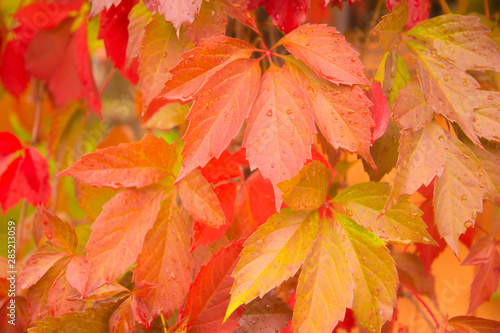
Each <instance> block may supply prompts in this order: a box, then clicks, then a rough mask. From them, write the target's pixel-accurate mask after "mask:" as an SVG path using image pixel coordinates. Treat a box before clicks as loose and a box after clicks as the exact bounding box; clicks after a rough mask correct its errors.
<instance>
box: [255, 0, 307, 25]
mask: <svg viewBox="0 0 500 333" xmlns="http://www.w3.org/2000/svg"><path fill="white" fill-rule="evenodd" d="M250 3H252V2H250ZM253 3H255V4H256V5H257V6H265V7H266V12H267V14H268V15H269V16H270V17H271V21H272V22H273V25H274V26H275V27H279V28H280V29H281V30H282V31H283V32H284V33H289V32H290V31H292V30H293V29H295V28H297V27H298V26H299V25H300V24H301V23H302V22H303V21H304V20H305V19H306V13H307V10H308V9H309V8H310V7H311V0H285V1H282V2H276V1H272V0H257V1H253ZM252 7H253V6H251V7H250V8H252ZM252 9H253V8H252Z"/></svg>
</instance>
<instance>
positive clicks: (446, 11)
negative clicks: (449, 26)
mask: <svg viewBox="0 0 500 333" xmlns="http://www.w3.org/2000/svg"><path fill="white" fill-rule="evenodd" d="M438 1H439V5H440V6H441V9H442V10H443V14H451V10H450V7H448V4H447V3H446V0H438ZM485 1H487V0H485Z"/></svg>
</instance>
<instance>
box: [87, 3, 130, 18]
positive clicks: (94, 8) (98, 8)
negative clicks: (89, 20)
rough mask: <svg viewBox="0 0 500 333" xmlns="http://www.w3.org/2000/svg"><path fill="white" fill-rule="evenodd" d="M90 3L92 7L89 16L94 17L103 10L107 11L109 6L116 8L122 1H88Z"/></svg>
mask: <svg viewBox="0 0 500 333" xmlns="http://www.w3.org/2000/svg"><path fill="white" fill-rule="evenodd" d="M90 1H92V7H91V9H90V16H91V17H92V16H95V15H96V14H98V13H100V12H101V11H102V10H103V9H105V8H106V9H109V8H110V7H111V6H113V5H114V6H118V5H119V4H120V3H121V2H122V0H90Z"/></svg>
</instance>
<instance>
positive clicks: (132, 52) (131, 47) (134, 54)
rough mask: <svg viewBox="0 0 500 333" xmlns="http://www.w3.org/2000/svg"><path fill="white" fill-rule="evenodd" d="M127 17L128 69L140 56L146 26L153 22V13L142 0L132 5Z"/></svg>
mask: <svg viewBox="0 0 500 333" xmlns="http://www.w3.org/2000/svg"><path fill="white" fill-rule="evenodd" d="M127 18H128V25H127V32H128V42H127V49H126V51H125V68H127V69H128V68H130V67H131V66H132V64H133V62H134V61H137V59H138V57H139V54H140V51H141V45H142V40H143V39H144V35H145V34H146V26H147V25H148V24H149V23H150V22H151V19H152V15H151V12H150V11H149V10H147V8H146V7H145V6H144V3H143V2H142V1H141V2H139V3H138V4H136V5H135V6H134V7H132V9H131V10H130V12H129V13H128V17H127Z"/></svg>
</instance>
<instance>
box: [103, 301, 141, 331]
mask: <svg viewBox="0 0 500 333" xmlns="http://www.w3.org/2000/svg"><path fill="white" fill-rule="evenodd" d="M134 329H135V318H134V313H133V311H132V297H129V298H127V299H126V300H125V301H123V302H122V303H121V304H120V306H119V307H118V308H117V309H116V310H115V311H114V312H113V314H112V315H111V317H110V318H109V332H110V333H120V332H124V333H129V332H132V331H134Z"/></svg>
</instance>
